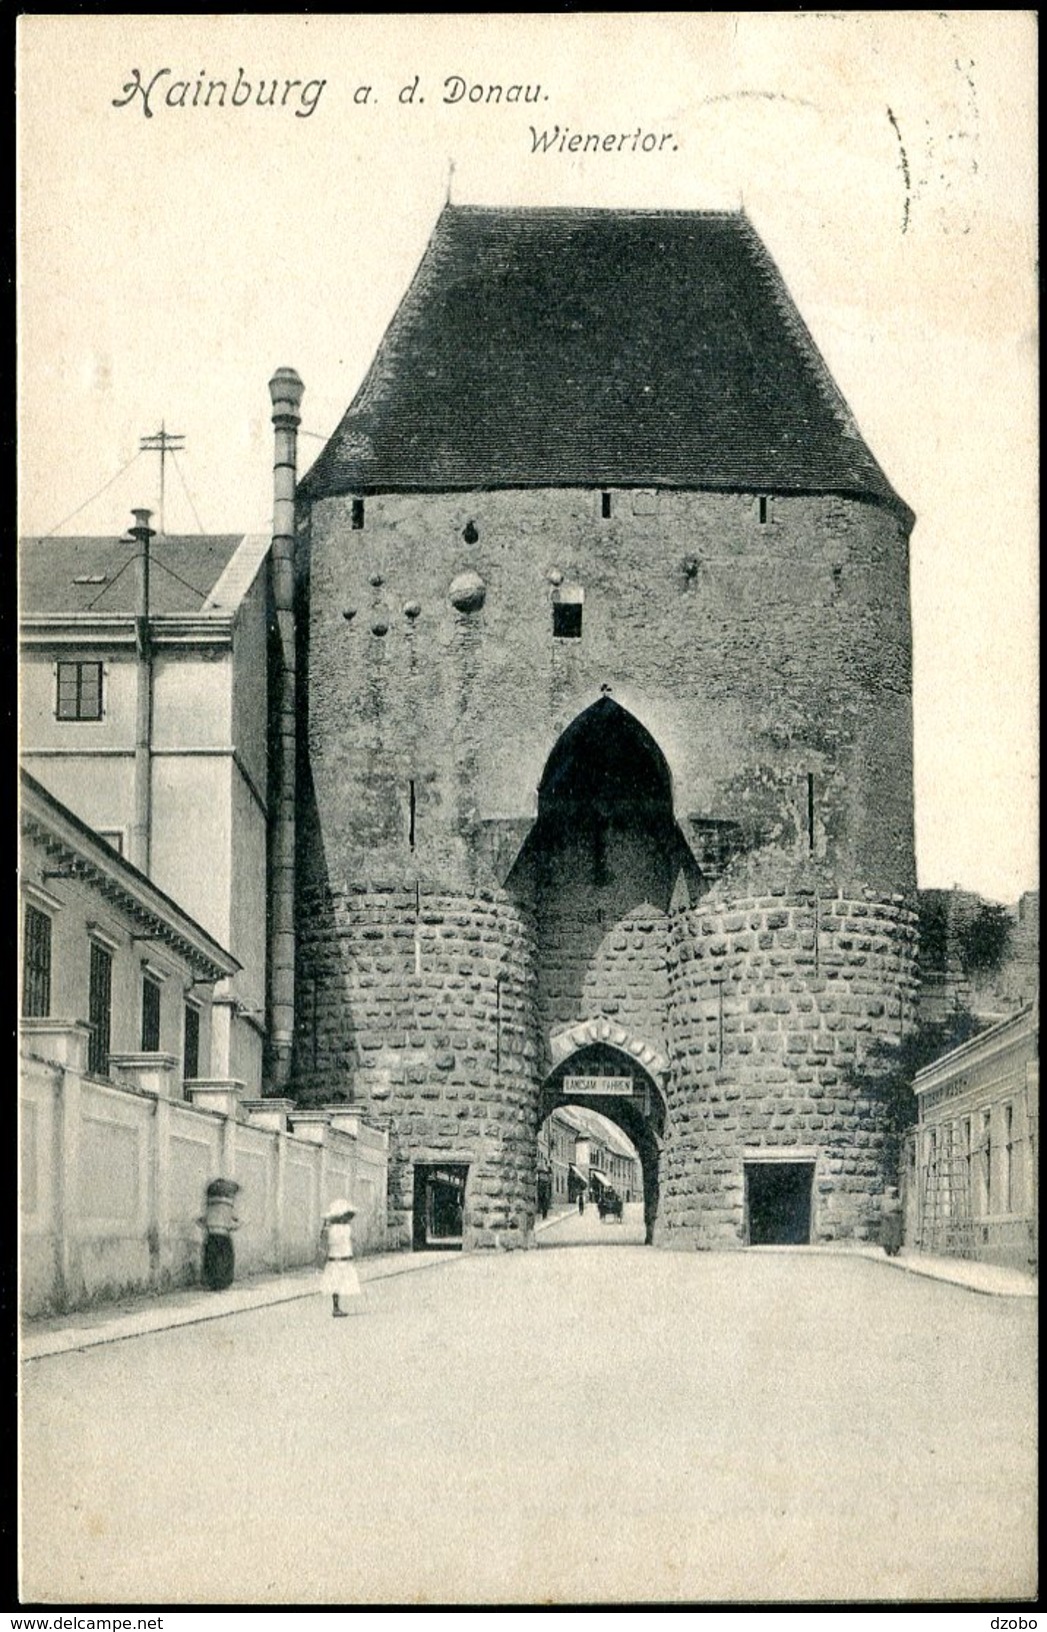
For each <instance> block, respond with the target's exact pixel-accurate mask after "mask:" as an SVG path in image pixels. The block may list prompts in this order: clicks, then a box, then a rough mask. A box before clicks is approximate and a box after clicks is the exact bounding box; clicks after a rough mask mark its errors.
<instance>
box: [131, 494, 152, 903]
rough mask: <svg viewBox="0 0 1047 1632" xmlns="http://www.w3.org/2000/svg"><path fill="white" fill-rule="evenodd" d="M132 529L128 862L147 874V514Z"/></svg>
mask: <svg viewBox="0 0 1047 1632" xmlns="http://www.w3.org/2000/svg"><path fill="white" fill-rule="evenodd" d="M132 513H133V515H134V518H135V525H134V526H133V527H132V528H131V537H132V538H133V539H134V540H135V542H136V544H137V545H138V553H137V557H136V569H135V570H136V577H137V594H136V597H135V599H136V606H135V646H136V651H137V659H138V662H137V669H138V675H137V697H136V705H135V767H134V790H135V813H134V822H133V825H132V827H131V861H132V863H133V865H134V866H135V867H137V868H138V869H139V871H140V872H143V873H148V871H149V862H150V850H151V838H152V832H151V830H152V802H153V801H152V778H153V767H152V737H153V651H152V641H151V639H150V630H149V543H150V540H151V539H152V537H153V529H152V528H151V527H150V525H149V523H150V521H151V520H152V516H151V513H150V511H148V510H135V511H133V512H132Z"/></svg>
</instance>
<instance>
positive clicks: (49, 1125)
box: [21, 1057, 388, 1315]
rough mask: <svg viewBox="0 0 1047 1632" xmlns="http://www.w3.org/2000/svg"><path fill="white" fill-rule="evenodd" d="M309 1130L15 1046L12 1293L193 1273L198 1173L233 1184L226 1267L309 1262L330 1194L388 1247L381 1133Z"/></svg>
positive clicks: (31, 1311)
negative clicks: (245, 1116)
mask: <svg viewBox="0 0 1047 1632" xmlns="http://www.w3.org/2000/svg"><path fill="white" fill-rule="evenodd" d="M315 1133H316V1130H314V1137H312V1138H309V1139H306V1138H300V1137H297V1136H296V1135H295V1134H294V1133H293V1132H292V1133H284V1132H277V1131H271V1130H269V1129H265V1128H261V1127H254V1126H252V1125H251V1124H250V1123H248V1122H244V1121H241V1120H238V1119H236V1118H233V1117H226V1116H223V1115H221V1114H219V1113H218V1112H216V1111H213V1110H205V1109H203V1108H201V1107H199V1106H193V1105H189V1104H182V1103H181V1102H179V1101H176V1100H170V1099H166V1098H162V1097H160V1096H158V1095H156V1094H153V1093H148V1092H145V1091H143V1090H140V1089H137V1088H133V1087H124V1086H115V1085H113V1084H110V1083H104V1082H99V1081H97V1080H95V1079H93V1078H85V1077H82V1076H81V1075H80V1074H79V1073H78V1072H77V1071H74V1070H69V1069H66V1068H63V1067H62V1066H60V1065H56V1064H52V1063H51V1062H49V1061H45V1060H41V1059H36V1058H31V1057H23V1059H22V1072H21V1197H22V1230H21V1299H22V1309H23V1312H24V1313H25V1314H28V1315H39V1314H46V1313H53V1312H61V1311H64V1310H70V1309H78V1308H83V1307H85V1306H87V1305H89V1304H92V1303H101V1302H106V1301H110V1300H112V1299H115V1298H118V1297H121V1296H123V1295H125V1294H127V1293H130V1292H141V1291H162V1290H163V1289H165V1288H168V1287H175V1286H186V1285H191V1284H192V1283H194V1282H195V1281H197V1280H199V1276H200V1263H201V1256H202V1249H203V1232H202V1230H201V1229H200V1228H199V1225H198V1222H197V1221H198V1220H199V1219H200V1217H201V1216H202V1214H203V1212H204V1204H205V1198H206V1190H207V1185H208V1183H209V1182H210V1180H211V1179H215V1178H220V1177H223V1178H235V1179H236V1180H237V1182H238V1183H239V1185H240V1191H239V1193H238V1196H237V1202H236V1209H237V1215H238V1217H239V1220H240V1228H239V1229H238V1231H237V1232H236V1235H235V1236H234V1238H233V1239H234V1245H235V1249H236V1275H237V1278H239V1277H240V1276H242V1275H249V1274H255V1273H258V1272H261V1271H273V1270H283V1269H291V1268H296V1267H299V1266H301V1265H303V1264H310V1263H313V1262H315V1260H316V1253H317V1244H318V1239H319V1232H320V1224H321V1219H322V1214H323V1210H324V1208H325V1207H326V1205H327V1203H328V1202H329V1201H331V1200H332V1199H333V1198H334V1197H335V1196H338V1195H349V1196H351V1197H352V1198H353V1200H354V1201H355V1202H356V1204H357V1206H358V1207H359V1209H360V1210H359V1214H358V1219H357V1224H356V1228H355V1230H354V1242H355V1245H356V1247H357V1250H358V1251H359V1252H362V1253H367V1252H379V1251H382V1250H383V1249H384V1247H385V1244H386V1240H385V1213H386V1161H387V1148H388V1147H387V1141H386V1137H385V1135H384V1134H381V1133H378V1132H377V1131H376V1130H374V1129H371V1128H366V1127H363V1126H360V1125H359V1124H358V1125H357V1126H356V1128H355V1130H354V1131H353V1132H346V1131H342V1130H339V1129H336V1128H333V1127H325V1128H322V1129H321V1130H319V1137H316V1136H315Z"/></svg>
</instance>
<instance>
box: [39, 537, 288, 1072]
mask: <svg viewBox="0 0 1047 1632" xmlns="http://www.w3.org/2000/svg"><path fill="white" fill-rule="evenodd" d="M136 514H137V515H138V517H139V521H140V523H141V525H140V526H139V527H138V528H136V529H134V536H132V537H130V538H128V537H124V538H48V539H37V538H26V539H23V540H22V541H21V546H20V590H21V608H20V611H21V619H20V632H21V722H20V723H21V758H22V764H23V765H24V766H25V767H26V768H27V769H28V770H29V771H30V772H31V773H32V774H33V776H34V777H35V778H37V780H38V781H39V782H40V783H42V784H43V786H44V787H46V788H47V789H49V790H50V792H51V793H52V794H54V796H55V797H56V798H57V799H59V800H61V801H62V803H63V804H65V805H67V806H68V807H69V808H70V809H71V810H72V811H74V812H75V813H76V815H77V816H79V817H80V818H81V820H82V821H84V822H86V823H87V824H88V825H89V826H90V827H92V828H94V829H95V830H96V832H98V833H99V834H100V835H101V836H102V838H104V839H105V840H106V841H107V842H108V844H109V845H111V846H112V847H113V849H115V850H116V851H118V852H119V853H120V854H121V855H123V856H124V857H126V858H127V859H128V860H129V861H130V862H131V863H132V864H133V865H134V866H135V867H136V868H137V869H138V871H139V872H141V873H143V874H145V875H147V876H148V877H149V878H150V879H151V880H152V881H153V882H154V883H155V884H156V885H157V886H159V888H160V889H161V890H163V891H165V892H166V893H167V894H168V895H170V896H172V897H173V898H174V899H175V900H176V901H177V902H178V903H179V905H180V906H181V907H182V908H183V909H184V911H185V912H186V913H188V914H189V915H191V916H192V917H193V918H195V919H196V920H197V921H198V922H199V923H200V924H201V925H202V926H203V927H204V929H206V930H207V931H208V932H209V934H211V935H212V936H214V937H215V939H216V940H217V941H218V942H220V943H221V944H222V945H223V946H224V947H227V948H228V949H229V951H230V952H231V953H232V954H233V957H234V958H235V960H236V962H237V963H238V964H239V965H240V967H239V968H238V969H237V971H236V973H235V974H233V975H232V976H231V977H229V978H228V979H226V980H224V981H223V982H222V984H221V986H220V987H219V988H218V990H217V992H216V994H215V1007H214V1018H213V1035H212V1042H211V1053H212V1059H211V1070H212V1074H213V1075H215V1076H217V1077H222V1078H233V1079H237V1080H239V1081H241V1082H243V1083H244V1085H245V1087H246V1088H247V1090H248V1092H249V1093H258V1092H260V1091H261V1083H262V1070H263V1039H264V1036H265V1009H266V869H267V823H268V809H267V801H268V751H269V750H268V679H267V676H268V657H267V642H268V597H269V586H268V573H267V570H266V558H267V555H268V551H269V545H270V539H269V537H268V535H249V536H246V537H240V536H234V535H223V536H220V537H213V536H206V537H205V536H201V537H197V538H188V537H169V536H166V535H159V536H155V537H153V536H151V535H149V534H148V532H147V521H148V513H147V512H136Z"/></svg>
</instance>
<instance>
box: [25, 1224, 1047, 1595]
mask: <svg viewBox="0 0 1047 1632" xmlns="http://www.w3.org/2000/svg"><path fill="white" fill-rule="evenodd" d="M634 1228H635V1226H634V1221H633V1220H631V1219H630V1220H627V1222H626V1224H625V1225H624V1226H621V1227H620V1235H619V1227H616V1226H612V1225H610V1224H607V1225H603V1226H601V1225H600V1224H599V1221H598V1219H596V1218H595V1214H594V1215H592V1217H589V1210H588V1209H587V1217H586V1219H584V1220H579V1221H577V1222H572V1221H564V1222H563V1223H558V1224H556V1225H554V1226H553V1227H552V1228H551V1229H549V1230H546V1231H543V1237H542V1238H543V1240H544V1247H543V1250H541V1251H537V1252H531V1253H526V1254H508V1255H505V1256H502V1255H490V1256H486V1255H485V1256H470V1257H466V1258H461V1257H453V1256H448V1257H447V1258H446V1259H445V1260H443V1261H440V1262H437V1263H435V1264H430V1265H429V1266H427V1267H425V1268H423V1269H420V1270H418V1271H417V1272H415V1273H411V1274H404V1275H399V1276H396V1277H395V1278H391V1279H388V1280H383V1281H379V1282H375V1283H374V1284H372V1285H371V1286H370V1287H369V1288H368V1289H367V1291H366V1294H365V1297H364V1299H363V1304H364V1307H363V1308H362V1309H361V1311H360V1312H359V1313H358V1314H356V1315H354V1317H353V1318H352V1319H350V1320H344V1321H333V1320H331V1318H330V1315H329V1313H328V1306H327V1304H326V1303H325V1301H324V1300H323V1299H322V1298H321V1297H320V1296H316V1297H310V1298H306V1299H303V1300H301V1301H298V1302H295V1303H284V1304H279V1305H276V1306H273V1307H269V1308H261V1309H252V1310H249V1311H247V1312H244V1313H240V1314H236V1315H231V1316H229V1317H228V1318H225V1319H217V1320H212V1321H208V1322H207V1323H205V1324H202V1325H196V1326H190V1327H183V1328H181V1329H176V1330H171V1331H165V1332H157V1333H154V1334H152V1335H149V1336H142V1337H137V1338H132V1339H128V1340H125V1341H121V1342H114V1343H111V1344H107V1345H104V1346H101V1347H98V1348H94V1349H91V1350H89V1351H87V1352H83V1353H72V1354H62V1355H57V1356H54V1357H51V1358H47V1359H40V1360H36V1361H32V1362H29V1363H27V1364H26V1367H25V1373H24V1395H23V1399H24V1435H23V1465H24V1497H23V1548H24V1559H25V1575H24V1582H23V1591H24V1594H25V1595H26V1596H27V1597H28V1598H30V1599H37V1598H39V1599H44V1600H49V1601H52V1602H55V1603H61V1602H65V1603H106V1602H109V1603H126V1602H132V1601H134V1602H140V1603H151V1602H156V1603H168V1604H177V1603H193V1602H230V1603H235V1602H241V1603H266V1602H272V1603H281V1602H282V1603H291V1604H295V1603H298V1604H309V1603H317V1604H320V1603H325V1602H327V1603H352V1602H359V1603H368V1602H370V1603H381V1602H389V1601H394V1602H412V1601H414V1602H419V1603H425V1602H512V1601H524V1602H535V1601H540V1600H554V1601H560V1602H579V1601H599V1600H609V1599H611V1600H613V1599H626V1600H636V1599H655V1600H663V1601H683V1600H722V1599H734V1600H738V1599H742V1600H749V1601H753V1600H756V1601H759V1600H767V1599H771V1600H774V1599H779V1600H781V1599H792V1600H795V1599H797V1598H812V1599H819V1598H828V1599H835V1600H840V1599H847V1598H852V1599H853V1598H862V1599H867V1598H874V1599H876V1598H880V1599H883V1598H901V1599H907V1600H912V1599H917V1600H918V1599H920V1598H927V1597H933V1598H942V1597H945V1598H949V1597H956V1598H961V1599H962V1598H969V1597H983V1596H988V1597H998V1598H1013V1597H1018V1596H1022V1595H1027V1594H1029V1593H1031V1592H1033V1591H1034V1589H1035V1570H1034V1561H1033V1533H1034V1523H1035V1519H1034V1511H1033V1505H1032V1494H1031V1492H1032V1489H1033V1480H1034V1455H1035V1444H1034V1379H1033V1367H1032V1361H1031V1353H1032V1344H1033V1340H1034V1327H1035V1318H1036V1312H1035V1303H1034V1302H1033V1301H1031V1300H1024V1301H1023V1300H1019V1299H1011V1298H994V1297H985V1296H980V1295H978V1294H975V1293H972V1292H969V1291H966V1290H963V1289H960V1288H957V1287H955V1286H949V1285H942V1284H939V1283H937V1282H934V1281H929V1280H923V1279H918V1278H917V1277H915V1276H910V1275H905V1274H901V1273H898V1272H897V1271H895V1270H893V1269H892V1268H891V1267H889V1266H888V1265H887V1264H886V1262H884V1263H878V1262H875V1261H872V1260H869V1259H867V1258H862V1257H859V1256H854V1257H846V1256H834V1255H832V1254H829V1253H819V1252H814V1251H812V1252H809V1253H806V1254H805V1253H804V1252H802V1251H798V1252H790V1251H766V1252H750V1253H739V1254H734V1255H707V1254H698V1253H695V1254H681V1253H667V1252H658V1251H654V1250H652V1249H650V1248H644V1247H643V1246H639V1245H629V1244H623V1245H620V1246H618V1247H617V1248H616V1249H615V1248H613V1247H612V1246H611V1244H610V1242H611V1240H612V1231H614V1232H615V1235H616V1236H619V1238H620V1239H622V1240H623V1241H624V1242H627V1241H628V1239H629V1237H630V1235H631V1233H632V1232H633V1231H634ZM579 1230H588V1231H599V1232H600V1234H599V1236H598V1237H597V1242H598V1244H593V1245H592V1246H587V1245H585V1244H584V1243H583V1244H580V1245H578V1246H575V1247H574V1248H572V1249H571V1250H557V1249H556V1247H555V1245H554V1243H555V1240H556V1237H557V1234H558V1232H563V1234H564V1235H565V1237H568V1236H570V1235H571V1234H574V1233H577V1232H578V1231H579ZM633 1239H635V1236H634V1235H633Z"/></svg>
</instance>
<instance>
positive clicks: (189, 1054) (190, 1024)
mask: <svg viewBox="0 0 1047 1632" xmlns="http://www.w3.org/2000/svg"><path fill="white" fill-rule="evenodd" d="M199 1075H200V1010H199V1009H198V1008H197V1006H196V1004H195V1003H187V1004H186V1006H185V1041H184V1044H183V1048H182V1076H183V1077H184V1079H185V1080H186V1082H192V1081H193V1080H194V1078H196V1077H198V1076H199Z"/></svg>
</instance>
